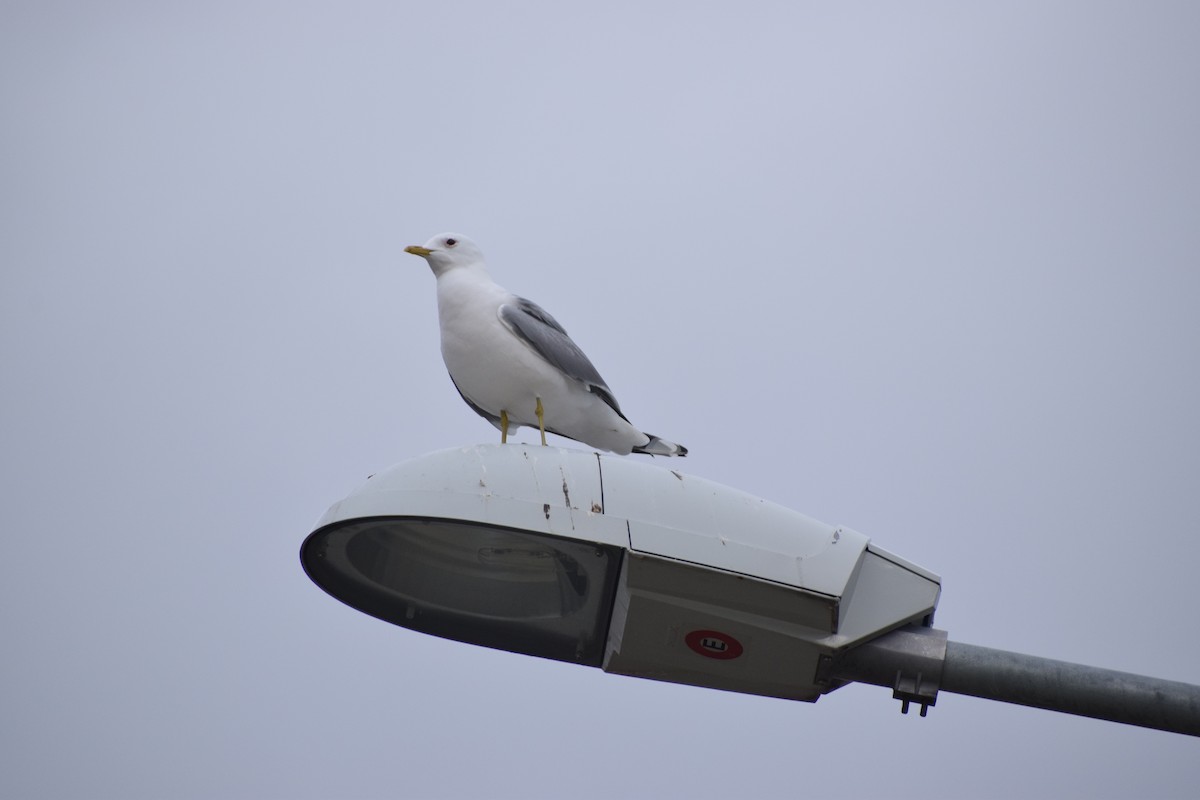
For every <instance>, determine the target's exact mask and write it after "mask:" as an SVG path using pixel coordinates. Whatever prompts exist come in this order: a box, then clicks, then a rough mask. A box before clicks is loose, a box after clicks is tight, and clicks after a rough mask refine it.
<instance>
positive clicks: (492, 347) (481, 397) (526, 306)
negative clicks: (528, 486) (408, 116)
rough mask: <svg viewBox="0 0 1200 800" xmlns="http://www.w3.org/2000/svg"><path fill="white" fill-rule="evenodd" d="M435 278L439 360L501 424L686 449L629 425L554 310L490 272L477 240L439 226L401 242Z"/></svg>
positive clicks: (608, 443)
mask: <svg viewBox="0 0 1200 800" xmlns="http://www.w3.org/2000/svg"><path fill="white" fill-rule="evenodd" d="M404 251H405V252H406V253H412V254H413V255H416V256H421V257H422V258H424V259H425V260H426V261H427V262H428V263H429V268H430V269H432V270H433V274H434V276H435V277H436V278H437V300H438V321H439V323H440V325H441V329H442V359H443V360H444V361H445V362H446V369H447V370H449V372H450V380H452V381H454V386H455V388H456V389H458V393H459V394H460V395H462V399H463V400H465V401H466V403H467V405H469V406H470V407H471V408H473V409H474V410H475V413H477V414H479V415H480V416H481V417H483V418H484V419H486V420H488V421H489V422H491V423H492V424H493V425H495V426H496V427H497V428H499V429H500V442H501V444H503V443H505V442H507V441H508V433H509V431H510V430H513V431H515V430H516V429H517V428H519V427H521V426H522V425H525V426H527V427H530V428H533V427H536V428H538V430H539V431H540V432H541V435H542V445H543V446H544V445H545V444H546V431H550V432H551V433H556V434H558V435H559V436H565V437H566V438H568V439H574V440H576V441H578V442H583V443H584V444H587V445H590V446H592V447H595V448H597V449H600V450H608V451H610V452H613V453H618V454H620V455H628V454H629V453H647V454H650V455H661V456H685V455H687V448H686V447H684V446H683V445H679V444H675V443H674V442H668V441H667V440H666V439H660V438H659V437H657V436H654V435H653V434H649V433H643V432H642V431H641V430H639V429H638V428H635V427H634V426H633V425H632V424H631V423H630V422H629V419H628V418H626V416H625V415H624V414H623V413H622V412H621V407H620V406H619V405H617V398H616V397H614V396H613V393H612V389H609V388H608V384H607V383H605V382H604V379H603V378H601V377H600V373H599V372H597V371H596V368H595V367H594V366H592V362H591V361H589V360H588V357H587V356H586V355H584V353H583V351H582V350H580V349H579V346H578V345H577V344H575V342H573V341H571V337H570V336H568V335H567V332H566V331H565V330H564V329H563V326H562V325H559V324H558V321H557V320H555V319H554V317H552V316H550V314H549V313H547V312H546V311H545V310H544V309H543V308H542V307H541V306H539V305H538V304H537V303H533V302H531V301H529V300H526V299H525V298H523V297H518V296H517V295H515V294H512V293H511V292H509V291H508V290H507V289H505V288H503V287H502V286H499V285H498V284H496V283H495V282H494V281H493V280H492V278H491V276H490V275H489V274H488V270H487V264H486V263H485V262H484V259H483V252H482V251H481V250H480V249H479V247H478V245H476V244H475V243H474V242H472V241H471V240H470V239H468V238H467V237H465V236H462V235H460V234H457V233H440V234H438V235H437V236H434V237H433V238H432V239H430V240H429V241H428V242H426V243H425V244H424V245H412V246H410V247H406V248H404Z"/></svg>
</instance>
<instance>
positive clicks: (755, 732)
mask: <svg viewBox="0 0 1200 800" xmlns="http://www.w3.org/2000/svg"><path fill="white" fill-rule="evenodd" d="M571 5H572V6H574V7H573V8H571V7H568V4H564V3H483V2H478V3H450V2H445V3H434V2H420V3H418V2H409V3H406V2H386V3H385V2H380V3H367V2H342V3H315V2H310V3H284V2H279V3H262V2H211V3H189V4H182V3H159V2H143V3H138V2H108V3H83V2H77V3H63V2H54V1H53V0H30V1H29V2H25V1H23V0H16V1H15V0H3V2H0V115H2V120H3V123H2V124H0V270H2V272H0V281H2V283H0V355H2V366H3V393H2V395H0V397H2V403H3V413H2V414H0V485H2V486H3V490H2V492H3V493H2V495H0V496H2V499H3V503H2V505H0V534H2V535H3V537H4V539H3V540H4V542H5V548H4V558H3V559H2V560H0V619H2V620H3V623H2V629H0V630H2V633H3V638H4V644H3V647H2V648H0V652H2V655H0V795H3V796H5V797H14V798H70V797H79V798H193V797H194V798H217V797H219V798H240V797H245V798H272V797H278V798H334V797H339V798H341V797H344V798H393V797H413V798H426V797H428V798H436V797H446V798H472V797H497V798H508V797H512V798H522V797H546V798H552V797H553V798H558V797H571V798H593V797H595V798H599V797H680V798H689V800H694V799H695V798H729V797H781V798H783V797H786V798H795V797H870V796H876V797H898V798H902V797H914V798H923V799H927V798H931V797H947V798H960V797H997V798H1002V797H1018V796H1019V797H1046V798H1063V797H1078V798H1098V797H1194V796H1195V792H1196V787H1197V785H1200V757H1198V755H1197V749H1196V748H1197V744H1196V741H1195V740H1194V739H1191V738H1188V737H1183V736H1178V735H1173V734H1167V733H1160V732H1156V731H1147V730H1142V729H1137V728H1131V727H1127V726H1122V725H1118V724H1115V723H1106V722H1098V721H1094V720H1088V719H1083V718H1078V717H1071V716H1066V715H1060V714H1054V713H1051V712H1044V711H1037V710H1033V709H1026V708H1021V707H1017V706H1009V705H1005V704H1001V703H994V702H987V701H982V700H975V699H972V698H967V697H962V696H956V695H946V694H943V695H942V696H941V697H940V698H939V700H938V704H937V706H936V708H934V709H931V711H930V713H929V716H928V717H927V718H925V719H921V718H920V717H918V716H916V715H915V714H909V715H907V716H902V715H901V714H900V712H899V704H898V703H896V702H895V701H893V700H892V699H891V695H890V692H888V691H886V690H884V689H880V688H876V687H870V686H849V687H846V688H843V689H841V690H839V691H837V692H835V693H833V694H831V695H829V696H827V697H824V698H822V699H821V701H820V702H818V703H817V704H815V705H810V704H805V703H792V702H788V701H783V700H772V699H765V698H759V697H750V696H742V695H735V694H728V693H722V692H718V691H713V690H705V689H697V688H691V687H682V686H674V685H668V684H660V683H653V682H649V681H641V680H636V679H631V678H623V677H617V676H612V675H606V674H604V673H603V672H601V671H599V670H595V669H585V668H581V667H576V666H572V665H567V664H561V663H557V662H548V661H542V660H539V659H533V658H528V657H522V656H516V655H511V654H508V653H501V652H496V651H490V650H485V649H482V648H477V647H471V646H468V645H463V644H458V643H454V642H447V641H443V640H439V639H435V638H432V637H428V636H422V635H420V634H417V633H413V632H409V631H406V630H402V629H400V628H396V627H393V626H390V625H388V624H386V623H383V622H380V621H378V620H375V619H373V618H371V617H368V616H365V615H363V614H360V613H358V612H356V611H353V610H352V609H350V608H348V607H346V606H343V605H341V604H340V603H338V602H337V601H335V600H333V599H332V598H331V597H329V596H327V595H326V594H324V593H323V592H322V591H321V590H320V589H318V588H317V587H316V586H315V585H313V584H312V583H311V582H310V581H309V580H308V578H307V577H306V576H305V574H304V572H303V571H302V569H301V567H300V563H299V559H298V557H297V553H298V549H299V546H300V543H301V541H302V540H303V539H304V537H305V536H306V535H307V534H308V533H309V531H310V530H311V529H312V526H313V525H314V523H315V522H316V520H317V519H318V518H319V517H320V516H321V514H322V513H323V512H324V511H325V509H326V508H327V507H328V506H329V505H330V504H332V503H333V502H335V501H337V500H340V499H341V498H342V497H343V496H344V495H345V494H347V493H348V492H349V491H351V490H352V489H354V488H355V487H356V486H358V485H359V484H360V483H361V482H362V481H363V480H364V479H365V478H366V477H367V476H368V475H369V474H372V473H374V472H376V471H378V470H380V469H382V468H384V467H386V466H388V465H390V464H393V463H396V462H399V461H403V460H407V459H410V458H413V457H416V456H419V455H421V454H424V453H427V452H430V451H434V450H439V449H443V448H446V447H452V446H456V445H462V444H471V443H478V442H492V441H495V440H497V438H498V435H497V433H496V431H495V430H494V429H493V428H492V427H491V426H490V425H488V424H487V423H486V422H485V421H484V420H482V419H480V418H479V417H477V416H476V415H475V414H474V413H473V412H471V410H470V409H469V408H467V407H466V406H465V405H464V404H463V403H462V402H461V401H460V399H459V397H458V395H457V393H456V392H455V391H454V388H453V386H452V384H451V383H450V380H449V379H448V377H447V376H446V373H445V369H444V367H443V365H442V363H441V358H440V355H439V352H438V339H437V336H438V334H437V320H436V307H435V301H434V280H433V277H432V275H431V274H430V272H429V270H428V267H427V266H426V264H425V262H424V261H422V260H421V259H418V258H414V257H412V256H410V255H406V254H404V253H403V247H404V246H405V245H408V244H419V243H422V242H424V241H425V240H426V239H428V238H429V237H430V236H431V235H433V234H434V233H437V232H440V231H444V230H455V231H460V232H462V233H465V234H467V235H469V236H471V237H472V238H474V239H475V240H476V241H477V242H478V243H479V244H480V246H481V247H482V248H483V250H484V252H485V253H486V254H487V255H488V258H489V262H490V264H491V269H492V274H493V276H494V277H495V278H496V280H497V281H499V282H500V283H502V284H504V285H505V286H507V287H508V288H510V289H512V290H513V291H515V292H517V293H519V294H522V295H525V296H527V297H529V298H531V299H533V300H535V301H536V302H538V303H540V304H542V305H543V306H545V307H546V308H547V309H548V310H549V311H550V312H551V313H552V314H554V315H555V316H556V317H557V318H558V319H559V320H560V321H561V322H562V323H563V324H564V325H565V326H566V328H567V330H569V331H570V332H571V334H572V336H573V337H574V338H575V340H576V341H577V342H579V344H580V345H581V346H582V347H583V348H584V349H585V350H586V351H587V352H588V353H589V355H590V356H591V358H592V360H593V361H594V362H595V364H596V366H597V367H598V368H599V370H600V372H601V374H603V375H604V377H605V378H606V379H607V381H608V383H609V384H610V385H611V387H612V388H613V390H614V391H615V393H616V395H617V397H618V399H619V400H620V402H621V404H622V407H623V408H624V409H625V411H626V412H627V413H628V414H629V416H630V417H631V419H632V420H633V421H634V422H635V423H636V424H637V425H639V426H641V427H642V428H643V429H645V430H650V431H653V432H654V433H656V434H659V435H661V436H664V437H666V438H668V439H672V440H674V441H678V442H681V443H683V444H685V445H687V446H688V447H689V448H690V451H691V454H690V455H689V457H688V458H687V459H686V460H684V461H682V462H672V463H671V464H670V466H672V467H677V468H681V469H683V470H685V471H686V472H688V473H691V474H693V475H696V476H701V477H704V478H708V479H712V480H716V481H718V482H721V483H725V484H729V485H732V486H734V487H737V488H739V489H742V490H745V491H748V492H750V493H752V494H756V495H759V496H762V497H765V498H768V499H770V500H773V501H775V502H778V503H781V504H783V505H785V506H788V507H790V508H793V509H795V510H797V511H800V512H803V513H805V514H808V515H810V516H812V517H815V518H817V519H820V520H823V521H825V522H829V523H835V524H844V525H847V526H850V527H852V528H854V529H856V530H858V531H861V532H863V533H864V534H866V535H868V536H870V537H871V538H872V539H873V540H874V541H875V542H877V543H878V544H879V545H881V546H882V547H884V548H886V549H888V550H890V551H892V552H895V553H897V554H898V555H900V556H902V557H904V558H907V559H909V560H911V561H914V562H916V563H917V564H920V565H921V566H923V567H925V568H927V569H929V570H932V571H933V572H935V573H937V574H939V575H941V576H942V578H943V593H942V597H941V603H940V606H939V609H938V616H937V624H938V627H941V628H944V629H946V630H948V631H949V632H950V637H951V639H952V640H956V641H963V642H969V643H973V644H981V645H986V646H991V647H999V648H1005V649H1011V650H1018V651H1021V652H1028V653H1034V654H1037V655H1042V656H1048V657H1052V658H1059V659H1065V660H1068V661H1076V662H1080V663H1085V664H1094V665H1097V666H1103V667H1109V668H1113V669H1120V670H1126V671H1131V672H1136V673H1140V674H1147V675H1153V676H1156V677H1162V678H1169V679H1174V680H1181V681H1187V682H1190V683H1200V666H1197V665H1200V636H1198V635H1197V634H1198V632H1200V623H1198V622H1197V619H1198V614H1197V611H1198V606H1200V601H1198V600H1197V592H1196V585H1197V584H1196V568H1197V563H1198V562H1200V543H1198V542H1200V537H1198V536H1197V534H1198V530H1197V528H1198V525H1197V521H1196V520H1197V515H1196V508H1197V502H1198V500H1197V498H1198V497H1200V422H1198V413H1197V409H1200V352H1198V351H1200V144H1198V143H1200V99H1198V97H1200V96H1198V95H1197V85H1198V83H1197V82H1198V79H1200V47H1198V46H1197V40H1198V39H1197V37H1198V36H1200V5H1197V4H1196V3H1193V2H1178V3H1173V2H1144V3H1134V2H1126V3H1112V2H1107V3H1105V2H1077V3H1076V2H1044V0H1038V2H1006V3H996V4H982V3H949V2H948V3H916V4H912V3H909V4H901V3H877V4H872V3H866V4H853V6H852V4H846V3H841V4H830V3H802V2H796V3H783V2H779V3H774V2H772V3H765V2H764V3H740V4H734V3H707V2H693V3H681V2H680V3H661V4H654V3H645V2H639V3H624V2H608V3H604V4H590V5H589V6H588V7H587V9H584V8H583V4H571ZM535 435H536V434H535ZM519 438H521V439H523V440H525V441H532V440H533V439H531V437H530V436H529V432H528V431H527V430H524V431H522V434H521V436H520V437H519ZM557 443H558V444H568V445H569V444H571V443H569V442H565V441H563V440H557ZM631 457H632V458H638V457H637V456H631ZM656 463H662V462H656Z"/></svg>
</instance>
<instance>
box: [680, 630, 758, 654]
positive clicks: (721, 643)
mask: <svg viewBox="0 0 1200 800" xmlns="http://www.w3.org/2000/svg"><path fill="white" fill-rule="evenodd" d="M683 641H684V642H685V643H686V644H687V646H688V647H690V648H692V651H693V652H696V653H699V654H700V655H702V656H704V657H706V658H715V659H718V660H720V661H728V660H729V659H731V658H737V657H738V656H740V655H741V654H742V649H743V648H742V643H741V642H739V641H738V640H737V639H735V638H733V637H732V636H730V635H729V634H728V633H721V632H720V631H692V632H691V633H689V634H688V635H687V636H685V637H684V638H683Z"/></svg>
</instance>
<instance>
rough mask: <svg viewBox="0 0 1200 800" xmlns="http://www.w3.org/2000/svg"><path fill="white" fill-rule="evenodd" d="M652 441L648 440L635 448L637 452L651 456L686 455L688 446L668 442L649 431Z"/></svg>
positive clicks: (634, 450)
mask: <svg viewBox="0 0 1200 800" xmlns="http://www.w3.org/2000/svg"><path fill="white" fill-rule="evenodd" d="M646 435H647V436H649V437H650V441H648V442H646V443H645V444H644V445H642V446H641V447H635V448H633V452H635V453H645V454H646V455H650V456H686V455H687V448H686V447H684V446H683V445H681V444H675V443H674V442H668V441H667V440H666V439H660V438H658V437H657V436H655V435H654V434H653V433H647V434H646Z"/></svg>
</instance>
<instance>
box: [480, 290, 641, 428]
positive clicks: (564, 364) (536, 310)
mask: <svg viewBox="0 0 1200 800" xmlns="http://www.w3.org/2000/svg"><path fill="white" fill-rule="evenodd" d="M500 321H501V322H503V323H504V324H505V325H506V326H507V327H508V329H509V330H510V331H512V332H513V333H515V334H516V335H517V336H519V337H521V338H522V339H523V340H525V343H526V344H528V345H529V346H530V347H532V348H533V351H534V352H535V353H537V354H538V355H539V356H541V357H542V358H544V359H546V361H547V362H548V363H549V364H550V365H551V366H553V367H555V368H556V369H558V370H561V371H562V372H563V373H565V374H567V375H569V376H570V377H572V378H574V379H575V380H577V381H582V382H583V383H584V384H586V385H587V387H588V391H590V392H591V393H592V394H595V395H598V396H599V397H600V399H601V400H603V401H604V402H605V403H608V405H609V406H610V407H611V408H612V410H613V411H616V412H617V413H618V414H621V407H620V406H618V405H617V398H615V397H613V393H612V390H611V389H609V388H608V384H606V383H605V382H604V378H601V377H600V373H599V372H597V371H596V368H595V367H594V366H592V362H591V361H589V360H588V357H587V356H586V355H584V353H583V351H582V350H580V349H579V345H577V344H575V342H573V341H571V337H570V336H568V335H567V332H566V331H565V330H564V329H563V326H562V325H559V324H558V320H556V319H555V318H554V317H552V316H550V313H549V312H548V311H546V309H544V308H542V307H541V306H539V305H538V304H537V303H535V302H533V301H531V300H526V299H525V298H524V297H514V298H513V302H511V303H505V304H504V305H502V306H500ZM621 417H622V418H624V417H625V415H624V414H621ZM626 421H627V422H628V420H626Z"/></svg>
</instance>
